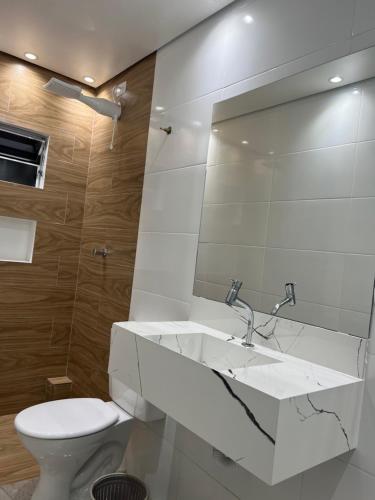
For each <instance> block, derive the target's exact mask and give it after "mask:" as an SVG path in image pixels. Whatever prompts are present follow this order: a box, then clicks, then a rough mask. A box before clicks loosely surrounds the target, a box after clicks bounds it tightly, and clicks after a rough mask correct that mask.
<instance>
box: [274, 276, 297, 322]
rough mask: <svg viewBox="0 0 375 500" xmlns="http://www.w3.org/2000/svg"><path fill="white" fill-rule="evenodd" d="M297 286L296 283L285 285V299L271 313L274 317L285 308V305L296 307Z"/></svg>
mask: <svg viewBox="0 0 375 500" xmlns="http://www.w3.org/2000/svg"><path fill="white" fill-rule="evenodd" d="M295 285H296V284H295V283H285V293H286V296H285V299H284V300H282V301H281V302H279V303H278V304H276V305H275V307H274V308H273V309H272V311H271V314H272V316H276V315H277V313H278V312H279V309H280V308H281V307H283V306H285V304H289V305H290V306H295V305H296V293H295V290H294V287H295Z"/></svg>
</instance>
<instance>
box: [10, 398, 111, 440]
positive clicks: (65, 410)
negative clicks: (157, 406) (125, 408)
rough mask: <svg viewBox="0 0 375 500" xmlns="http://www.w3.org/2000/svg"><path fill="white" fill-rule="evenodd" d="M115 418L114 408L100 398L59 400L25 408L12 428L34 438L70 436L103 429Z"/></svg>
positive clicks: (67, 437)
mask: <svg viewBox="0 0 375 500" xmlns="http://www.w3.org/2000/svg"><path fill="white" fill-rule="evenodd" d="M118 419H119V414H118V412H117V411H116V410H115V408H114V407H113V406H112V405H108V404H106V403H104V401H102V400H101V399H95V398H76V399H62V400H60V401H50V402H48V403H42V404H39V405H35V406H31V407H30V408H26V410H23V411H21V412H20V413H19V414H18V415H17V417H16V419H15V427H16V429H17V431H18V432H21V433H22V434H26V435H27V436H31V437H35V438H40V439H69V438H76V437H80V436H87V435H89V434H94V433H96V432H99V431H101V430H104V429H106V428H107V427H110V426H112V425H113V424H115V423H116V422H117V420H118Z"/></svg>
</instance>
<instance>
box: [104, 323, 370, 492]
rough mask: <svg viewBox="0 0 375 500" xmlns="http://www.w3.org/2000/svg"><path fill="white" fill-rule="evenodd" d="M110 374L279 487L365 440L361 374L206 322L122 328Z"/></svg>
mask: <svg viewBox="0 0 375 500" xmlns="http://www.w3.org/2000/svg"><path fill="white" fill-rule="evenodd" d="M109 375H110V381H111V384H112V386H114V385H116V387H117V388H120V389H119V390H118V391H117V395H118V400H119V401H120V400H121V399H122V394H121V391H122V392H124V393H125V392H127V391H131V392H133V391H134V392H135V393H136V394H138V395H139V396H141V397H142V398H143V399H144V400H146V401H149V402H150V403H152V405H154V406H156V407H157V408H159V409H160V410H161V411H163V412H165V413H167V414H168V415H170V416H171V417H172V418H174V419H175V420H176V421H177V422H179V423H181V424H182V425H184V426H185V427H187V428H188V429H190V430H191V431H192V432H194V433H195V434H197V435H198V436H200V437H201V438H203V439H204V440H205V441H207V442H208V443H210V444H212V446H214V447H215V448H217V449H219V450H220V451H222V452H223V453H225V454H226V455H227V456H228V457H230V458H231V459H232V460H233V461H235V462H236V463H238V464H240V465H241V466H242V467H244V468H245V469H247V470H248V471H250V472H251V473H253V474H254V475H256V476H257V477H259V478H260V479H262V480H263V481H265V482H266V483H268V484H271V485H272V484H276V483H278V482H280V481H283V480H284V479H287V478H289V477H291V476H293V475H295V474H298V473H300V472H303V471H305V470H307V469H309V468H311V467H313V466H315V465H318V464H320V463H322V462H324V461H326V460H329V459H331V458H333V457H336V456H338V455H340V454H342V453H345V452H348V451H350V450H352V449H353V448H355V447H356V445H357V441H358V430H359V421H360V409H361V404H362V395H363V380H362V379H359V378H355V377H352V376H350V375H346V374H344V373H341V372H338V371H335V370H332V369H330V368H325V367H323V366H320V365H317V364H314V363H311V362H308V361H304V360H301V359H299V358H295V357H293V356H289V355H287V354H284V353H280V352H276V351H273V350H271V349H268V348H266V347H263V346H260V345H256V346H255V347H254V348H250V349H249V348H246V347H243V346H242V345H241V340H240V339H238V338H235V337H231V336H229V335H227V334H224V333H222V332H220V331H218V330H213V329H211V328H208V327H205V326H203V325H200V324H198V323H193V322H160V323H140V322H125V323H116V324H114V325H113V328H112V343H111V352H110V362H109ZM114 400H115V401H116V400H117V399H116V396H115V397H114ZM132 413H133V414H136V410H134V412H132Z"/></svg>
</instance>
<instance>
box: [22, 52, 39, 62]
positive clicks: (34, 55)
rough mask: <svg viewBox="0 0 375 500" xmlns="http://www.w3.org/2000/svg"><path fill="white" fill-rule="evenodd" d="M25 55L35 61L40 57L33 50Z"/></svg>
mask: <svg viewBox="0 0 375 500" xmlns="http://www.w3.org/2000/svg"><path fill="white" fill-rule="evenodd" d="M25 57H26V59H30V61H35V60H36V59H38V56H37V55H36V54H34V53H33V52H25Z"/></svg>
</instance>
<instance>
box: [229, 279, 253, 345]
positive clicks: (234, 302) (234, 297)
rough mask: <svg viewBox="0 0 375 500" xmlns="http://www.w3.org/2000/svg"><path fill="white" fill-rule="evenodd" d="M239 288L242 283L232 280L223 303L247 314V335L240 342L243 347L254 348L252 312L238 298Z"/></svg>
mask: <svg viewBox="0 0 375 500" xmlns="http://www.w3.org/2000/svg"><path fill="white" fill-rule="evenodd" d="M241 286H242V281H239V280H232V286H231V288H230V290H229V292H228V294H227V296H226V299H225V303H226V304H227V305H228V306H229V307H233V306H237V307H242V308H243V309H245V311H246V312H247V333H246V339H245V341H244V342H242V345H243V346H245V347H254V344H253V343H252V339H253V331H254V311H253V309H252V307H251V306H250V304H248V303H247V302H245V301H244V300H241V299H240V298H239V297H238V292H239V291H240V288H241Z"/></svg>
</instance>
